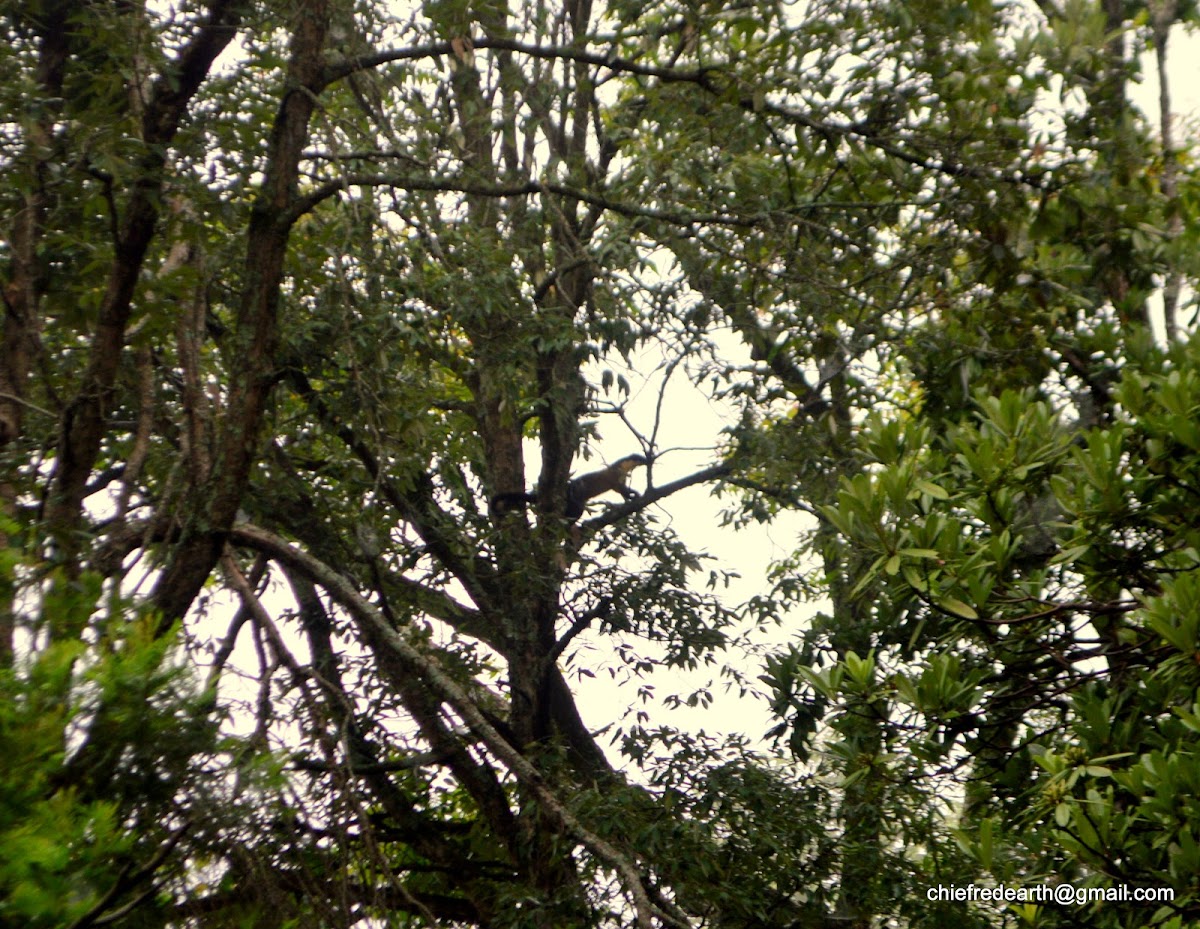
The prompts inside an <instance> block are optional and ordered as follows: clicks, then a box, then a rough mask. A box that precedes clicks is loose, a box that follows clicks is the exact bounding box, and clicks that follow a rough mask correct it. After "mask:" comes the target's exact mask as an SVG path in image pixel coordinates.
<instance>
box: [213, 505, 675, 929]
mask: <svg viewBox="0 0 1200 929" xmlns="http://www.w3.org/2000/svg"><path fill="white" fill-rule="evenodd" d="M230 540H231V541H232V542H233V543H234V544H236V545H243V546H245V547H247V548H251V549H254V550H256V551H260V552H263V553H264V554H267V555H269V556H270V557H271V558H273V559H274V560H276V561H278V562H280V563H282V564H284V565H287V566H288V567H291V568H292V569H294V570H298V571H301V572H303V573H304V574H306V575H307V576H308V577H310V578H311V579H312V580H314V581H315V582H316V583H318V584H320V585H321V586H322V587H323V588H325V590H326V591H327V592H328V593H329V595H330V596H331V597H332V598H333V599H334V600H335V601H336V602H337V603H338V604H339V605H340V606H341V607H342V608H343V609H345V610H346V611H347V612H348V613H349V614H350V615H351V616H352V617H353V619H354V621H355V622H356V623H357V624H359V625H360V626H362V627H364V628H365V630H366V631H367V632H368V634H369V635H370V637H371V638H372V639H375V640H377V641H379V642H382V643H384V644H385V645H386V646H387V647H388V648H390V649H391V650H392V651H393V652H394V653H395V655H396V657H397V658H398V659H399V660H400V661H401V662H403V663H404V665H405V666H406V667H407V668H408V669H409V672H410V673H411V674H413V675H416V676H417V677H419V678H420V680H421V681H422V682H423V684H424V685H425V687H427V688H428V689H429V691H430V692H431V693H432V694H433V695H435V696H436V697H437V699H438V700H440V701H442V702H444V703H446V704H448V705H449V706H451V707H452V708H453V709H454V711H455V713H457V714H458V715H459V717H460V718H461V719H462V720H463V721H464V722H465V723H466V725H467V727H468V728H469V729H470V730H471V732H472V733H473V734H474V735H475V736H476V737H477V738H478V739H479V740H480V741H481V742H482V743H483V744H484V745H486V746H487V748H488V750H489V751H490V752H492V753H493V754H494V755H495V756H496V757H497V758H498V759H500V761H502V762H503V763H504V764H505V765H506V766H507V767H508V769H509V770H510V771H512V773H513V774H514V775H515V776H516V777H517V779H518V780H519V781H520V782H521V783H522V784H523V785H524V786H525V787H526V788H527V789H528V790H529V791H530V792H531V794H533V795H534V796H535V797H536V798H537V800H538V802H539V804H540V805H541V806H542V808H543V810H544V812H545V814H546V816H547V818H548V819H549V820H550V821H551V822H553V823H556V824H557V825H558V827H559V828H561V829H562V830H563V832H564V834H566V835H568V836H570V837H571V838H573V839H574V840H575V841H577V842H579V843H580V844H581V845H583V846H584V847H585V848H587V849H588V850H589V851H590V852H591V853H592V854H593V855H595V856H596V858H597V859H598V860H599V861H602V862H603V863H604V864H605V865H607V866H608V867H611V868H612V869H613V870H614V871H616V873H617V874H618V875H620V877H621V880H622V882H623V883H624V885H625V888H626V890H627V892H628V893H629V895H630V897H631V898H632V900H633V904H634V907H635V910H636V913H637V925H638V927H639V929H653V927H654V926H655V925H656V923H658V924H661V925H666V926H674V927H679V929H686V927H687V925H688V923H687V921H686V919H685V918H684V916H683V915H682V914H681V913H678V912H671V911H668V909H667V904H665V903H661V904H657V905H656V904H655V903H653V902H652V901H651V892H652V889H651V886H650V883H649V880H648V879H647V878H646V877H645V876H644V875H643V874H641V873H640V872H639V870H638V868H637V866H636V865H635V864H634V861H633V859H632V858H631V857H630V856H629V855H627V854H625V853H624V852H622V851H621V850H619V849H617V848H616V847H615V846H614V845H612V843H610V842H608V841H607V840H606V839H604V838H602V837H601V836H599V835H597V834H595V833H594V832H592V831H591V830H590V829H588V828H587V827H586V826H584V825H583V823H581V822H580V821H579V820H578V819H577V818H576V817H575V815H574V814H573V813H572V812H571V811H570V810H569V809H568V808H567V807H566V805H565V804H564V803H563V802H562V800H560V799H559V797H558V796H557V795H556V794H555V792H554V791H553V789H552V788H551V787H550V785H549V783H547V781H546V779H545V778H544V777H543V775H542V773H541V772H540V771H539V770H538V769H537V768H536V767H534V765H533V764H532V763H531V762H530V761H529V760H528V759H527V758H525V756H524V755H522V754H521V753H520V752H519V751H518V750H517V749H516V748H514V747H513V746H512V745H511V744H510V743H509V741H508V740H507V739H505V738H504V736H503V735H501V733H500V732H499V731H498V730H497V729H496V728H495V726H493V725H492V723H490V722H489V721H488V720H487V718H486V717H485V716H484V714H483V713H482V712H481V711H480V709H479V708H478V707H477V706H476V705H475V702H474V701H473V700H472V699H471V698H470V696H469V695H468V694H467V692H466V691H465V690H464V689H463V688H462V687H461V685H459V684H458V682H456V681H455V680H454V679H453V678H452V677H450V676H449V674H447V673H446V671H445V670H444V669H443V668H442V666H441V664H440V663H439V662H438V661H437V659H436V658H434V657H433V656H432V655H429V654H428V653H427V652H426V651H424V649H423V648H422V647H421V646H420V645H419V644H417V643H416V642H415V641H413V640H412V639H410V638H409V637H408V636H406V635H405V634H404V632H403V631H401V630H397V629H393V628H392V627H391V626H390V625H389V624H388V622H387V620H385V619H384V617H383V616H382V614H380V612H379V611H378V610H377V609H376V608H375V607H374V606H373V605H372V604H371V603H370V602H369V601H367V600H365V599H364V598H363V597H362V596H361V595H360V594H359V593H358V591H357V590H355V589H354V587H353V585H351V584H350V583H349V581H347V580H346V579H345V578H344V577H342V576H341V575H340V574H338V573H337V572H335V571H332V570H330V569H329V568H328V567H327V566H325V565H323V564H321V563H320V562H319V561H317V560H316V559H315V558H313V557H312V556H310V555H308V554H307V553H306V552H302V551H300V550H299V549H297V548H294V547H292V546H291V545H289V544H288V543H287V542H286V541H285V540H284V539H281V538H279V537H278V536H275V535H273V534H272V533H269V532H266V531H265V530H262V529H258V528H255V527H252V526H238V527H236V528H234V529H233V530H231V532H230Z"/></svg>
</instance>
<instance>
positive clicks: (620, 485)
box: [492, 455, 646, 521]
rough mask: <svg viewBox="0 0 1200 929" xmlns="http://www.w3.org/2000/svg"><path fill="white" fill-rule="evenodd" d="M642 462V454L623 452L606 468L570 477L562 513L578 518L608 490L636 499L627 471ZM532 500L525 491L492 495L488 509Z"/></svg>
mask: <svg viewBox="0 0 1200 929" xmlns="http://www.w3.org/2000/svg"><path fill="white" fill-rule="evenodd" d="M644 464H646V459H645V458H644V457H643V456H641V455H627V456H626V457H624V458H622V459H621V460H620V461H616V462H614V463H613V464H611V465H609V466H608V467H607V468H602V469H600V470H599V471H589V472H588V473H587V474H581V475H579V477H576V478H573V479H572V480H571V483H569V484H568V485H567V508H566V511H565V512H564V514H563V515H564V516H566V517H567V519H569V520H572V521H574V520H576V519H579V517H580V516H582V515H583V511H584V508H585V507H586V506H587V502H588V501H589V500H591V499H592V498H593V497H598V496H600V495H601V494H603V493H607V492H608V491H610V490H611V491H614V492H616V493H619V494H620V495H621V496H622V497H624V498H625V499H626V500H634V499H636V498H637V496H638V494H637V491H635V490H633V489H631V488H630V487H628V486H627V484H626V482H627V481H628V480H629V472H630V471H632V470H633V469H634V468H640V467H641V466H642V465H644ZM536 499H537V494H534V493H529V492H527V491H521V492H520V493H505V494H496V496H494V497H493V498H492V509H494V510H496V511H497V512H499V513H503V512H507V511H508V510H510V509H515V508H517V507H520V506H524V505H525V504H526V503H533V502H534V501H535V500H536Z"/></svg>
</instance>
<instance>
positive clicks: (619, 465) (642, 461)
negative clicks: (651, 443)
mask: <svg viewBox="0 0 1200 929" xmlns="http://www.w3.org/2000/svg"><path fill="white" fill-rule="evenodd" d="M649 463H650V462H649V461H648V460H647V459H646V456H645V455H626V456H625V457H624V458H622V459H621V460H620V461H617V462H616V463H615V464H613V467H614V468H616V469H617V470H618V471H620V472H621V473H622V474H628V473H629V472H630V471H632V470H633V469H634V468H640V467H642V466H643V465H647V464H649Z"/></svg>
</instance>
